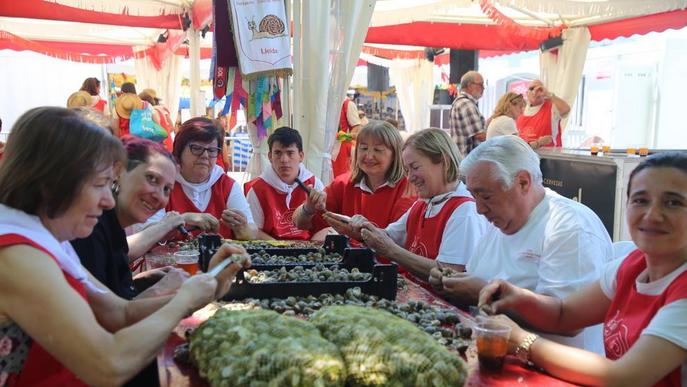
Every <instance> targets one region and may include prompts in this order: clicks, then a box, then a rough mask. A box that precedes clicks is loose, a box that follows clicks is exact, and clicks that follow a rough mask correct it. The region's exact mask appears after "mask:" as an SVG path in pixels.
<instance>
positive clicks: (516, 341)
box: [489, 314, 530, 354]
mask: <svg viewBox="0 0 687 387" xmlns="http://www.w3.org/2000/svg"><path fill="white" fill-rule="evenodd" d="M489 319H490V320H492V321H494V322H497V323H499V324H503V325H507V326H509V327H510V336H509V337H508V353H510V354H514V353H515V349H516V348H517V347H518V346H519V345H520V344H522V342H523V341H524V340H525V338H526V337H527V335H529V334H530V332H528V331H526V330H524V329H522V328H521V327H520V325H518V324H516V323H515V322H514V321H513V320H511V319H510V318H509V317H508V316H506V315H505V314H499V315H496V316H490V317H489Z"/></svg>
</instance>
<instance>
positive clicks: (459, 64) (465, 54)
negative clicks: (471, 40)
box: [449, 49, 479, 83]
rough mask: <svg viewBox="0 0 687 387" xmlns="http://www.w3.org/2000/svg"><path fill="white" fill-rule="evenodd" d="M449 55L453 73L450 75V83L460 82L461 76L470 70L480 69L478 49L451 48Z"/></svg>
mask: <svg viewBox="0 0 687 387" xmlns="http://www.w3.org/2000/svg"><path fill="white" fill-rule="evenodd" d="M449 57H450V58H451V74H450V75H449V82H450V83H460V77H462V76H463V74H465V73H467V72H468V71H470V70H475V71H478V68H477V65H478V61H479V51H478V50H454V49H451V52H450V54H449Z"/></svg>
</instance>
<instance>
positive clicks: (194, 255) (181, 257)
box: [174, 250, 200, 275]
mask: <svg viewBox="0 0 687 387" xmlns="http://www.w3.org/2000/svg"><path fill="white" fill-rule="evenodd" d="M199 257H200V253H199V252H198V250H179V251H177V252H176V253H174V261H175V262H176V263H175V266H176V267H178V268H179V269H182V270H184V271H186V272H187V273H188V274H190V275H194V274H196V272H197V271H198V258H199Z"/></svg>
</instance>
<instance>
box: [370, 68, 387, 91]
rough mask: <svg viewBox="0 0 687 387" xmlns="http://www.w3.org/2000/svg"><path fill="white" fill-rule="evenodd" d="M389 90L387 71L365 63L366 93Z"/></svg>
mask: <svg viewBox="0 0 687 387" xmlns="http://www.w3.org/2000/svg"><path fill="white" fill-rule="evenodd" d="M387 90H389V69H388V68H387V67H384V66H377V65H375V64H372V63H369V62H368V63H367V91H387Z"/></svg>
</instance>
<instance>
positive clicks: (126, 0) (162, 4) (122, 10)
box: [47, 0, 193, 16]
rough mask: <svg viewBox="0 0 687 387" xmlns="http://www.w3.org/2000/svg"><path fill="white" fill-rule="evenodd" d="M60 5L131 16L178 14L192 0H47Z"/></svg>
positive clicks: (189, 5) (190, 3) (188, 5)
mask: <svg viewBox="0 0 687 387" xmlns="http://www.w3.org/2000/svg"><path fill="white" fill-rule="evenodd" d="M47 2H52V3H56V4H60V5H66V6H68V7H73V8H81V9H86V10H89V11H95V12H105V13H118V14H126V15H132V16H160V15H179V14H181V13H183V12H184V8H191V5H192V3H193V1H192V0H153V1H150V0H148V1H142V0H47Z"/></svg>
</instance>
